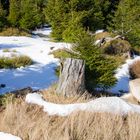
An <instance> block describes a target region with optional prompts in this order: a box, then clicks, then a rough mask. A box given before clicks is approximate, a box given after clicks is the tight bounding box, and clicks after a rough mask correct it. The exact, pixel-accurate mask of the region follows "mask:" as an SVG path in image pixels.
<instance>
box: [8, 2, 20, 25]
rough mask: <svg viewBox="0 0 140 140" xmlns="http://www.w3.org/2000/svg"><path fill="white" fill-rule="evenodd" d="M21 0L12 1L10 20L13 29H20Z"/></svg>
mask: <svg viewBox="0 0 140 140" xmlns="http://www.w3.org/2000/svg"><path fill="white" fill-rule="evenodd" d="M20 3H21V0H10V7H9V8H10V9H9V16H8V20H9V22H10V24H11V25H12V26H13V27H19V19H20V15H21V14H20V8H21V4H20Z"/></svg>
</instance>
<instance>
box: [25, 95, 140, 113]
mask: <svg viewBox="0 0 140 140" xmlns="http://www.w3.org/2000/svg"><path fill="white" fill-rule="evenodd" d="M25 100H26V102H27V103H32V104H37V105H39V106H43V110H44V112H47V113H48V114H49V115H59V116H67V115H69V114H71V113H72V112H74V111H84V110H85V111H91V112H108V113H115V114H120V115H126V114H127V113H129V112H132V113H140V106H138V105H134V104H130V103H127V102H125V101H124V100H122V99H120V98H119V97H101V98H97V99H95V100H92V101H90V102H87V103H75V104H65V105H64V104H54V103H50V102H47V101H45V100H43V98H42V96H41V95H40V94H38V93H30V94H28V95H27V96H26V99H25Z"/></svg>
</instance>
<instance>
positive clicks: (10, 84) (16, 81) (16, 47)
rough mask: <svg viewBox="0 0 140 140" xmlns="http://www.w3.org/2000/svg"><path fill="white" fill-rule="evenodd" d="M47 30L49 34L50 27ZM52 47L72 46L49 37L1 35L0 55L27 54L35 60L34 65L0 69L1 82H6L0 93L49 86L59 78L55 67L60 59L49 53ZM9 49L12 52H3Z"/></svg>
mask: <svg viewBox="0 0 140 140" xmlns="http://www.w3.org/2000/svg"><path fill="white" fill-rule="evenodd" d="M45 29H46V30H47V31H46V32H45V30H43V32H42V33H44V32H45V35H47V34H48V35H49V34H50V32H51V30H50V28H49V29H47V28H45ZM51 47H54V50H55V49H59V48H64V47H67V48H69V47H70V44H67V43H55V42H50V41H49V40H48V39H44V38H40V37H38V36H34V37H15V36H12V37H0V56H10V55H11V53H12V55H15V54H16V55H21V54H23V55H27V56H29V57H30V58H31V59H32V60H33V61H34V62H35V64H34V65H31V66H28V67H25V68H23V67H21V68H18V69H13V70H8V69H0V84H6V87H5V88H0V94H1V93H5V92H8V91H11V90H16V89H19V88H24V87H28V86H30V87H32V88H34V89H40V88H41V89H43V88H47V87H48V86H49V85H50V84H52V83H54V82H55V81H56V80H57V77H56V76H55V71H54V68H55V67H56V65H57V64H58V60H57V59H55V58H54V57H53V55H49V53H50V52H51V49H50V48H51ZM4 49H9V51H10V52H3V50H4Z"/></svg>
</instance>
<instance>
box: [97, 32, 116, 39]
mask: <svg viewBox="0 0 140 140" xmlns="http://www.w3.org/2000/svg"><path fill="white" fill-rule="evenodd" d="M113 36H114V35H113V34H111V33H109V32H102V33H98V34H96V35H95V40H100V39H102V38H105V37H113Z"/></svg>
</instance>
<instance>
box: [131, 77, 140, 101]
mask: <svg viewBox="0 0 140 140" xmlns="http://www.w3.org/2000/svg"><path fill="white" fill-rule="evenodd" d="M129 87H130V92H131V93H132V95H133V96H134V97H135V98H136V99H137V100H138V101H139V102H140V78H138V79H135V80H132V81H130V82H129Z"/></svg>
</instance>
